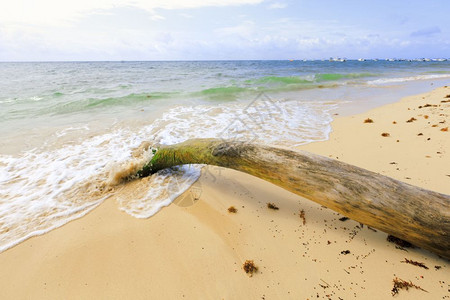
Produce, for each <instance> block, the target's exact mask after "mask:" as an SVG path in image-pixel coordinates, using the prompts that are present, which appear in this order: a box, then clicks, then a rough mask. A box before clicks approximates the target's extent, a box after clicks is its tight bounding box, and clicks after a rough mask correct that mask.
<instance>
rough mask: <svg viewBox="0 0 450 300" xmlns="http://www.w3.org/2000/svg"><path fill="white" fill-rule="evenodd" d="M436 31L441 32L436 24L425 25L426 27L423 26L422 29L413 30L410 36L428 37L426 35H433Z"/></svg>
mask: <svg viewBox="0 0 450 300" xmlns="http://www.w3.org/2000/svg"><path fill="white" fill-rule="evenodd" d="M438 33H441V29H440V28H439V27H437V26H433V27H427V28H423V29H420V30H417V31H414V32H412V33H411V36H412V37H420V36H424V37H428V36H433V35H435V34H438Z"/></svg>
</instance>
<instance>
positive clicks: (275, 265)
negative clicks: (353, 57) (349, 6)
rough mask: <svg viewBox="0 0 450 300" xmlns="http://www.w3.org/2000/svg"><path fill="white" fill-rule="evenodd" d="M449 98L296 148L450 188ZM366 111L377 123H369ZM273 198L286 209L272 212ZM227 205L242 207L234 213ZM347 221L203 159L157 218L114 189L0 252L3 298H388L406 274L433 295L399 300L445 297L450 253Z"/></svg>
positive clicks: (409, 102) (386, 109)
mask: <svg viewBox="0 0 450 300" xmlns="http://www.w3.org/2000/svg"><path fill="white" fill-rule="evenodd" d="M449 94H450V88H446V87H443V88H439V89H436V90H434V91H432V92H430V93H427V94H423V95H417V96H413V97H408V98H405V99H403V100H402V101H400V102H398V103H394V104H390V105H386V106H383V107H380V108H376V109H374V110H371V111H368V112H365V113H363V114H360V115H355V116H350V117H342V118H339V117H338V118H337V119H336V120H335V121H334V122H333V124H332V127H333V132H332V133H331V136H330V139H329V140H328V141H325V142H317V143H312V144H308V145H305V146H302V147H300V148H301V149H303V150H307V151H311V152H314V153H317V154H321V155H324V156H329V157H333V158H336V159H339V160H341V161H345V162H348V163H351V164H354V165H357V166H360V167H363V168H366V169H369V170H372V171H375V172H379V173H381V174H384V175H387V176H390V177H393V178H396V179H399V180H402V181H405V182H407V183H410V184H414V185H418V186H421V187H424V188H427V189H431V190H435V191H438V192H441V193H445V194H450V184H449V183H450V169H449V166H450V154H449V153H448V151H449V150H448V149H450V132H449V131H444V130H445V128H448V126H449V125H450V124H449V123H450V118H449V115H450V102H445V103H444V102H442V101H447V100H450V98H445V97H446V96H447V95H449ZM427 104H430V106H428V105H427ZM435 105H436V106H435ZM420 106H421V107H422V108H419V107H420ZM424 106H426V107H424ZM426 116H428V117H426ZM412 117H414V118H415V119H416V120H414V121H411V122H407V121H408V120H410V119H411V118H412ZM367 118H370V119H372V120H373V123H364V120H365V119H367ZM393 121H395V122H396V124H393ZM442 122H443V123H442ZM434 125H437V126H434ZM433 126H434V127H433ZM382 133H389V136H388V137H383V136H382ZM419 134H421V135H419ZM132 185H133V184H130V186H129V187H128V189H129V190H130V191H132V190H133V186H132ZM269 202H271V203H274V204H275V205H276V206H278V207H279V210H272V209H268V208H267V203H269ZM230 206H234V207H235V208H236V209H237V212H236V213H230V212H228V208H229V207H230ZM302 211H303V213H302ZM301 216H303V217H301ZM341 217H342V216H341V215H339V214H338V213H335V212H333V211H332V210H329V209H327V208H324V207H321V206H320V205H317V204H315V203H313V202H311V201H309V200H306V199H303V198H301V197H299V196H297V195H294V194H292V193H290V192H287V191H285V190H283V189H281V188H279V187H277V186H274V185H272V184H269V183H267V182H265V181H263V180H261V179H258V178H255V177H252V176H249V175H246V174H243V173H239V172H236V171H233V170H227V169H223V168H219V167H206V168H204V169H203V173H202V176H201V178H200V179H199V180H198V181H197V182H196V183H195V184H194V185H193V187H191V188H190V190H188V191H187V192H186V193H185V194H183V195H182V196H180V197H179V198H178V199H177V200H176V201H175V202H174V203H173V204H171V205H170V206H168V207H166V208H164V209H162V210H161V211H160V212H159V213H157V214H156V215H155V216H153V217H151V218H149V219H136V218H133V217H131V216H129V215H128V214H126V213H124V212H122V211H120V210H119V209H118V208H117V203H116V199H114V197H112V198H110V199H108V200H106V201H105V202H104V203H103V204H101V205H100V206H99V207H97V208H96V209H95V210H93V211H92V212H91V213H89V214H87V215H86V216H85V217H83V218H81V219H78V220H75V221H72V222H70V223H68V224H66V225H64V226H63V227H61V228H58V229H56V230H53V231H51V232H49V233H47V234H45V235H42V236H38V237H34V238H31V239H29V240H27V241H25V242H23V243H21V244H19V245H17V246H16V247H14V248H11V249H9V250H7V251H5V252H3V253H1V254H0V291H1V292H0V295H1V298H2V299H41V298H45V299H88V298H89V299H124V298H131V299H161V298H164V299H317V298H320V299H390V298H392V295H391V290H392V288H393V279H394V278H396V277H398V278H401V279H403V280H406V281H411V282H412V283H413V284H415V285H417V286H420V287H421V288H422V289H424V290H426V291H423V290H419V289H415V288H410V289H409V290H408V291H406V290H400V291H399V294H398V295H397V296H395V298H397V299H412V298H421V299H446V298H449V295H450V292H449V288H450V285H449V284H450V270H449V268H450V264H449V263H448V261H446V260H444V259H441V258H439V257H437V256H436V255H434V254H432V253H430V252H428V251H424V250H421V249H417V248H414V249H412V248H404V249H398V248H396V245H395V244H393V243H389V242H387V241H386V237H387V235H386V234H385V233H382V232H380V231H375V230H373V229H370V228H367V226H362V225H361V224H359V223H357V222H354V221H352V220H346V221H341V220H339V218H341ZM405 259H409V260H413V261H418V262H422V263H423V264H424V265H426V266H427V267H428V268H429V269H425V268H422V267H419V266H416V265H412V264H408V263H404V262H402V261H405ZM246 260H253V261H254V263H255V265H256V266H257V267H258V271H257V272H256V273H255V274H253V276H251V277H250V276H248V275H247V274H246V273H245V272H244V271H243V269H242V265H243V263H244V262H245V261H246Z"/></svg>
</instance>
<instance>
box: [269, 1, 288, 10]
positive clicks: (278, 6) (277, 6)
mask: <svg viewBox="0 0 450 300" xmlns="http://www.w3.org/2000/svg"><path fill="white" fill-rule="evenodd" d="M286 7H287V4H286V3H281V2H275V3H272V4H270V5H269V8H270V9H281V8H286Z"/></svg>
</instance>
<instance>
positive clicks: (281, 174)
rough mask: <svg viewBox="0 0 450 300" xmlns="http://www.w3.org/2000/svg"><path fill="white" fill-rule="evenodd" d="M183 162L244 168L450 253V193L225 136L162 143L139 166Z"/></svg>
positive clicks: (155, 167) (390, 231)
mask: <svg viewBox="0 0 450 300" xmlns="http://www.w3.org/2000/svg"><path fill="white" fill-rule="evenodd" d="M183 164H210V165H216V166H221V167H225V168H231V169H234V170H238V171H242V172H245V173H248V174H251V175H253V176H256V177H259V178H261V179H264V180H267V181H269V182H271V183H273V184H276V185H278V186H280V187H282V188H284V189H286V190H288V191H291V192H293V193H295V194H297V195H300V196H302V197H305V198H307V199H310V200H312V201H314V202H317V203H319V204H321V205H323V206H326V207H328V208H330V209H332V210H335V211H337V212H339V213H341V214H343V215H344V216H347V217H349V218H351V219H353V220H355V221H358V222H361V223H363V224H366V225H368V226H371V227H374V228H377V229H379V230H381V231H384V232H386V233H388V234H391V235H394V236H396V237H398V238H401V239H403V240H406V241H408V242H410V243H412V244H414V245H416V246H419V247H422V248H425V249H428V250H430V251H432V252H434V253H436V254H438V255H440V256H442V257H445V258H447V259H450V196H449V195H444V194H440V193H437V192H433V191H429V190H425V189H422V188H419V187H416V186H413V185H410V184H407V183H404V182H401V181H398V180H395V179H392V178H390V177H386V176H383V175H380V174H378V173H374V172H371V171H368V170H365V169H362V168H358V167H355V166H352V165H349V164H346V163H343V162H340V161H337V160H333V159H329V158H326V157H323V156H319V155H315V154H312V153H308V152H304V151H292V150H287V149H281V148H275V147H270V146H264V145H256V144H248V143H243V142H227V141H223V140H219V139H194V140H188V141H186V142H184V143H180V144H176V145H171V146H162V147H161V148H159V149H158V150H157V152H156V153H155V155H154V156H153V158H152V159H151V161H150V162H149V163H148V164H147V165H145V166H144V168H143V169H142V170H141V171H139V172H138V175H139V176H147V175H150V174H152V173H154V172H156V171H158V170H161V169H165V168H168V167H172V166H176V165H183Z"/></svg>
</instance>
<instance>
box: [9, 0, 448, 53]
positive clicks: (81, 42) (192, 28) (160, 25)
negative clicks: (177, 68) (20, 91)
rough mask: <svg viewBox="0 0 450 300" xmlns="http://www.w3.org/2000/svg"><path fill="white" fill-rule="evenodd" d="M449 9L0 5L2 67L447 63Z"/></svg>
mask: <svg viewBox="0 0 450 300" xmlns="http://www.w3.org/2000/svg"><path fill="white" fill-rule="evenodd" d="M449 12H450V1H449V0H427V1H424V0H421V1H417V0H407V1H406V0H397V1H395V0H377V1H361V0H340V1H336V0H334V1H333V0H296V1H294V0H166V1H162V0H71V1H66V0H0V61H80V60H81V61H91V60H101V61H105V60H227V59H229V60H235V59H327V58H329V57H346V58H355V59H356V58H422V57H430V58H437V57H446V58H450V18H449Z"/></svg>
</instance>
